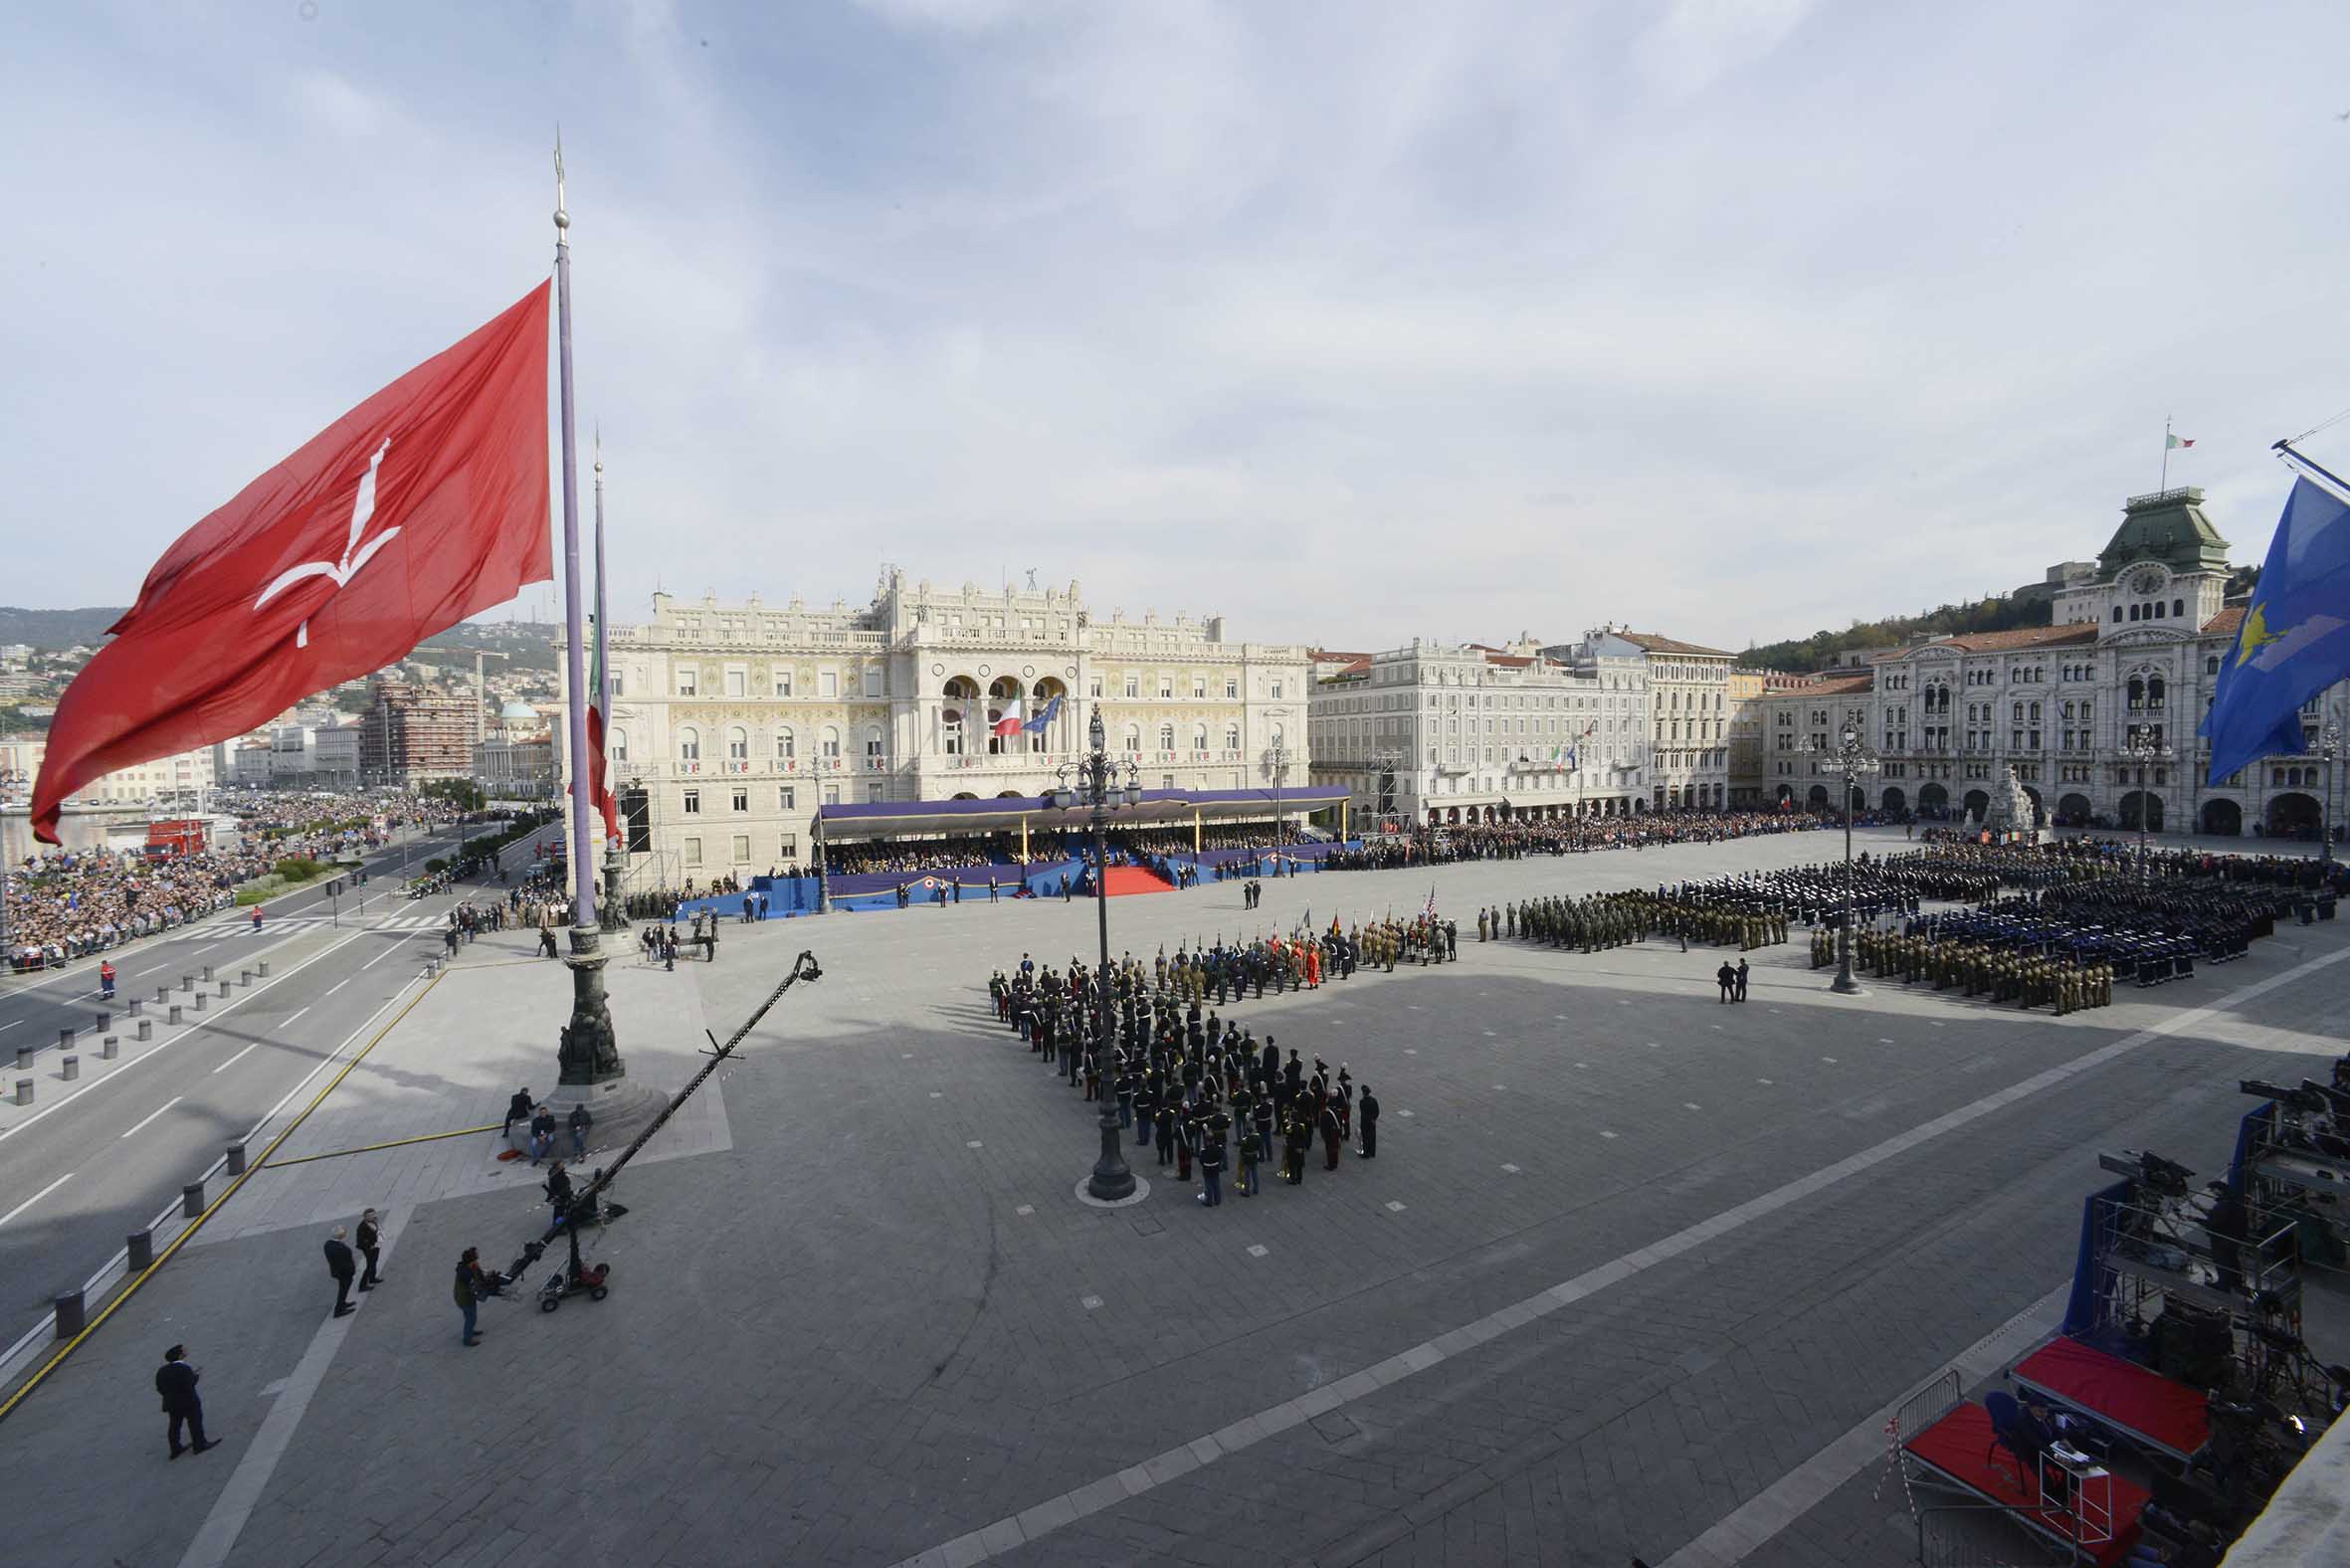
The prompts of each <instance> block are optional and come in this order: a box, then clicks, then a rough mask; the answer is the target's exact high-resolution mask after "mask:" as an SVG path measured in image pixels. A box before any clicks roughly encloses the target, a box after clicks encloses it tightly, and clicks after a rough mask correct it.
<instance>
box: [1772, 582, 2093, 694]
mask: <svg viewBox="0 0 2350 1568" xmlns="http://www.w3.org/2000/svg"><path fill="white" fill-rule="evenodd" d="M2051 608H2052V606H2051V604H2050V601H2048V600H2047V599H2029V600H2024V601H2021V602H2019V601H2017V600H2015V599H2012V598H2010V597H2008V596H2007V595H2005V594H1995V595H1993V596H1992V597H1990V598H1988V599H1978V600H1976V601H1975V602H1974V603H1972V604H1946V605H1944V606H1942V607H1941V608H1940V609H1939V610H1928V611H1926V612H1925V613H1924V614H1923V615H1896V616H1891V617H1889V618H1887V619H1885V620H1882V621H1855V622H1854V623H1853V624H1852V625H1851V626H1849V627H1847V628H1846V629H1845V630H1843V631H1841V632H1826V631H1822V632H1814V633H1813V634H1812V635H1811V636H1809V637H1799V638H1794V639H1791V640H1789V641H1787V642H1784V643H1764V644H1761V645H1760V646H1758V647H1754V648H1749V649H1747V650H1746V652H1745V653H1743V654H1741V655H1739V656H1738V657H1739V662H1740V663H1741V664H1744V665H1747V666H1749V667H1751V668H1755V669H1762V670H1783V671H1785V672H1787V673H1788V674H1789V675H1798V676H1801V675H1810V674H1811V673H1812V672H1813V671H1815V670H1822V669H1825V668H1827V667H1828V666H1829V665H1832V664H1834V663H1836V661H1837V658H1838V656H1839V655H1842V654H1847V653H1851V652H1852V651H1854V650H1855V649H1864V648H1898V647H1899V646H1900V645H1901V644H1903V643H1906V642H1908V641H1909V640H1910V639H1911V638H1913V637H1919V636H1931V637H1943V636H1948V635H1950V634H1952V633H1956V632H2009V631H2014V630H2015V629H2016V628H2018V627H2023V626H2046V625H2048V624H2049V612H2050V610H2051Z"/></svg>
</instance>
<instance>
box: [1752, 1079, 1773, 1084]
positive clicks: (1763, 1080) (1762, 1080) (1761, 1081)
mask: <svg viewBox="0 0 2350 1568" xmlns="http://www.w3.org/2000/svg"><path fill="white" fill-rule="evenodd" d="M1755 1081H1756V1082H1757V1083H1768V1082H1769V1081H1770V1079H1769V1078H1756V1079H1755Z"/></svg>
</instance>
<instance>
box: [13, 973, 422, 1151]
mask: <svg viewBox="0 0 2350 1568" xmlns="http://www.w3.org/2000/svg"><path fill="white" fill-rule="evenodd" d="M364 934H365V933H364V932H360V931H353V932H352V933H351V934H350V935H348V936H346V937H344V938H343V939H342V940H341V941H339V942H336V943H334V944H333V945H331V946H328V947H324V948H321V949H319V950H318V951H317V952H315V953H312V954H311V955H310V956H309V957H307V958H305V959H303V960H302V961H301V962H300V963H298V964H295V965H294V967H293V968H292V969H289V970H287V971H286V973H284V974H282V975H273V976H271V977H270V978H269V979H267V980H265V981H262V982H261V983H260V984H258V985H256V986H255V987H254V988H253V989H252V990H251V991H248V992H247V993H246V994H245V995H243V996H241V997H238V998H236V999H235V1000H233V1001H227V1002H223V1003H221V1005H220V1010H219V1012H216V1013H215V1014H213V1016H212V1018H211V1019H210V1020H209V1021H207V1020H203V1019H199V1020H196V1021H195V1022H193V1023H191V1024H189V1025H188V1026H186V1027H185V1028H183V1029H182V1030H181V1031H180V1032H179V1033H178V1034H176V1035H173V1036H172V1037H171V1038H169V1039H168V1040H164V1041H160V1042H158V1043H157V1044H156V1046H155V1049H154V1050H152V1051H149V1052H146V1053H144V1054H142V1055H140V1056H135V1057H130V1058H128V1059H126V1060H124V1061H123V1062H122V1064H121V1065H120V1066H118V1067H116V1068H115V1069H114V1071H113V1072H111V1073H106V1074H101V1075H100V1076H99V1077H98V1078H94V1079H92V1080H91V1081H90V1082H88V1083H85V1084H83V1085H82V1086H81V1087H80V1088H78V1089H76V1090H74V1092H72V1093H71V1094H66V1095H63V1096H61V1097H60V1098H58V1099H55V1100H52V1101H51V1102H50V1103H49V1104H47V1105H44V1106H43V1107H42V1108H41V1109H39V1110H36V1111H35V1112H33V1113H32V1114H31V1115H30V1116H27V1117H25V1118H24V1119H23V1120H21V1121H18V1122H14V1123H12V1124H11V1125H9V1126H6V1127H0V1138H12V1137H14V1136H16V1134H18V1133H20V1132H22V1131H24V1130H25V1129H26V1128H27V1127H29V1126H31V1125H33V1123H35V1122H37V1121H39V1120H40V1119H41V1118H42V1117H44V1116H48V1115H52V1114H54V1113H55V1112H57V1111H60V1110H63V1109H65V1107H66V1106H68V1105H71V1104H72V1103H74V1101H75V1100H77V1099H80V1098H81V1097H82V1096H83V1095H85V1094H88V1093H91V1092H93V1091H94V1090H96V1089H99V1088H103V1087H104V1086H105V1085H106V1084H108V1083H115V1082H119V1081H120V1080H121V1078H122V1077H123V1075H124V1074H126V1073H128V1072H129V1071H130V1070H131V1069H132V1068H135V1067H137V1066H139V1065H140V1064H141V1063H146V1062H152V1061H154V1060H155V1058H157V1057H158V1056H161V1055H162V1054H163V1052H164V1051H165V1050H166V1049H167V1048H169V1047H171V1046H175V1045H177V1044H179V1042H181V1041H183V1040H187V1039H191V1038H193V1037H194V1036H196V1035H198V1034H200V1033H202V1032H203V1030H204V1029H205V1028H206V1026H207V1023H208V1022H209V1023H211V1024H218V1023H219V1022H220V1015H221V1014H222V1013H226V1012H229V1011H230V1010H231V1009H233V1008H240V1007H243V1006H244V1005H245V1004H246V1003H247V1002H250V1001H252V1000H253V999H254V998H255V997H257V996H259V995H261V994H262V993H263V992H264V991H267V990H268V989H269V988H270V987H271V986H274V985H276V984H278V983H279V982H280V981H283V980H289V979H292V978H293V977H294V975H296V974H299V973H300V972H301V971H302V970H304V969H307V968H309V967H310V965H312V964H314V963H317V962H318V961H319V960H320V959H323V958H328V957H331V956H332V955H333V954H335V953H338V952H340V951H342V949H343V948H345V947H347V946H349V945H350V944H351V943H352V942H355V941H357V940H358V939H359V938H360V937H361V936H362V935H364ZM271 950H272V951H275V950H276V949H274V948H273V949H271ZM394 1000H397V999H396V998H395V999H394ZM386 1005H389V1004H386ZM377 1011H378V1012H379V1013H380V1012H381V1011H382V1009H381V1008H378V1009H377ZM310 1076H311V1077H312V1078H315V1077H316V1076H317V1071H316V1069H312V1070H311V1075H310ZM303 1081H304V1082H307V1081H308V1079H307V1078H305V1079H303ZM272 1114H275V1112H273V1113H272Z"/></svg>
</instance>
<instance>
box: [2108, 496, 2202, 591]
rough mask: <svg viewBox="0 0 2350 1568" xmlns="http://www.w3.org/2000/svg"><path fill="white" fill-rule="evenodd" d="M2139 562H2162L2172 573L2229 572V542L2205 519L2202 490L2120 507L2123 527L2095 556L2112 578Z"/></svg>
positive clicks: (2134, 500)
mask: <svg viewBox="0 0 2350 1568" xmlns="http://www.w3.org/2000/svg"><path fill="white" fill-rule="evenodd" d="M2137 561H2160V562H2161V563H2162V564H2163V565H2165V566H2167V567H2169V568H2170V569H2171V570H2172V571H2174V572H2225V571H2226V570H2228V541H2227V540H2226V539H2223V538H2221V537H2220V530H2219V529H2217V528H2215V527H2213V526H2212V521H2211V519H2210V518H2209V517H2206V516H2205V515H2204V514H2203V490H2202V489H2201V488H2200V487H2198V486H2193V485H2189V486H2184V487H2182V488H2181V489H2178V490H2162V491H2159V492H2157V493H2155V494H2152V495H2132V496H2131V497H2130V498H2129V499H2128V500H2127V501H2125V502H2123V503H2122V508H2121V526H2120V527H2118V528H2116V529H2114V530H2113V537H2112V539H2111V540H2109V541H2108V542H2107V543H2106V545H2105V548H2104V550H2103V551H2102V552H2100V553H2099V554H2098V556H2097V566H2098V569H2099V571H2100V572H2101V573H2102V574H2103V575H2104V576H2105V577H2106V578H2107V579H2109V580H2110V579H2111V578H2113V577H2115V576H2117V575H2119V574H2120V572H2121V571H2122V569H2123V568H2124V567H2127V566H2129V565H2131V564H2132V563H2134V562H2137Z"/></svg>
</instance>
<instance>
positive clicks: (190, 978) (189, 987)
mask: <svg viewBox="0 0 2350 1568" xmlns="http://www.w3.org/2000/svg"><path fill="white" fill-rule="evenodd" d="M179 988H180V989H181V990H182V991H193V990H195V989H196V977H195V976H194V975H181V976H180V977H179Z"/></svg>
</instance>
